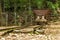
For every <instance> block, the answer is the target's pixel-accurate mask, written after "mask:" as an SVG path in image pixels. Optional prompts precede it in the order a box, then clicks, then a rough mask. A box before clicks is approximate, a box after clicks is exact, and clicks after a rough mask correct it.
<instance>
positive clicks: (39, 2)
mask: <svg viewBox="0 0 60 40" xmlns="http://www.w3.org/2000/svg"><path fill="white" fill-rule="evenodd" d="M33 2H35V4H36V6H37V8H38V9H42V8H43V7H44V0H34V1H33Z"/></svg>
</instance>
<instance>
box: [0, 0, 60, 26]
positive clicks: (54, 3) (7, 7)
mask: <svg viewBox="0 0 60 40" xmlns="http://www.w3.org/2000/svg"><path fill="white" fill-rule="evenodd" d="M59 8H60V0H0V26H13V25H15V26H17V25H18V26H20V25H27V24H33V22H34V20H35V19H34V14H33V10H35V9H40V10H42V9H51V10H53V11H56V10H57V9H59ZM54 15H57V14H54Z"/></svg>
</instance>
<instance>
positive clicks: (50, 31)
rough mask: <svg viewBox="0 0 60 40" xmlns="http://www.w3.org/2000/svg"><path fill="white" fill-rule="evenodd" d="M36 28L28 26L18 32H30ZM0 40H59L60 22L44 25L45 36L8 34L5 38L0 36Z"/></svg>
mask: <svg viewBox="0 0 60 40" xmlns="http://www.w3.org/2000/svg"><path fill="white" fill-rule="evenodd" d="M36 26H39V25H36ZM36 26H30V27H27V28H24V29H21V30H20V31H23V32H27V31H31V30H33V29H32V27H33V28H34V27H36ZM0 34H1V33H0ZM0 40H60V22H55V23H51V25H46V29H45V34H33V33H9V34H8V35H6V36H0Z"/></svg>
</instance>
